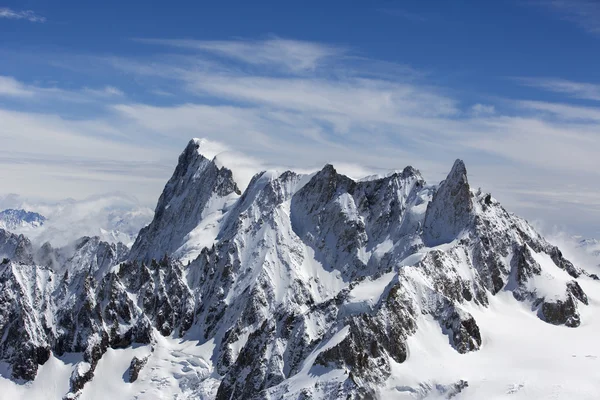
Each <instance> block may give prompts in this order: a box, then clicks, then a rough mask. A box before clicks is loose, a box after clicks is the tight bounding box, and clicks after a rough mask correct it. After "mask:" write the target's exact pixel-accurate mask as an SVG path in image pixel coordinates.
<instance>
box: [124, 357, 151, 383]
mask: <svg viewBox="0 0 600 400" xmlns="http://www.w3.org/2000/svg"><path fill="white" fill-rule="evenodd" d="M148 357H149V356H146V357H143V358H137V357H133V359H132V360H131V364H130V365H129V382H130V383H133V382H135V381H137V378H138V376H139V375H140V371H141V370H142V368H144V366H145V365H146V363H147V362H148Z"/></svg>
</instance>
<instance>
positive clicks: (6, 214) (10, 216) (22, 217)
mask: <svg viewBox="0 0 600 400" xmlns="http://www.w3.org/2000/svg"><path fill="white" fill-rule="evenodd" d="M44 222H46V217H44V216H43V215H41V214H38V213H35V212H31V211H25V210H13V209H8V210H4V211H0V228H1V229H6V230H8V231H16V230H20V229H35V228H39V227H41V226H42V225H44Z"/></svg>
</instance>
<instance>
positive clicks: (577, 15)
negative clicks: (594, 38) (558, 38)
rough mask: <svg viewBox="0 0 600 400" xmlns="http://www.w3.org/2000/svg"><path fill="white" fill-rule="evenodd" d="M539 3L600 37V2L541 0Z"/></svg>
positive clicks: (589, 0)
mask: <svg viewBox="0 0 600 400" xmlns="http://www.w3.org/2000/svg"><path fill="white" fill-rule="evenodd" d="M538 3H539V4H541V5H542V6H545V7H547V8H549V9H550V10H552V11H554V12H555V13H557V14H558V15H559V16H560V17H561V18H563V19H564V20H567V21H571V22H574V23H576V24H577V25H579V26H580V27H581V28H582V29H584V30H585V31H587V32H589V33H592V34H595V35H600V2H598V1H597V0H541V1H539V2H538Z"/></svg>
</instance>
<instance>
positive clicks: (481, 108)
mask: <svg viewBox="0 0 600 400" xmlns="http://www.w3.org/2000/svg"><path fill="white" fill-rule="evenodd" d="M495 113H496V107H494V106H493V105H489V104H480V103H477V104H474V105H473V106H471V114H473V115H474V116H476V117H479V116H482V115H492V114H495Z"/></svg>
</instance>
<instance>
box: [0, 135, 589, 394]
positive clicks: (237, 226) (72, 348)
mask: <svg viewBox="0 0 600 400" xmlns="http://www.w3.org/2000/svg"><path fill="white" fill-rule="evenodd" d="M204 144H205V142H203V141H201V140H197V139H195V140H192V141H191V142H190V143H189V144H188V146H187V147H186V149H185V150H184V152H183V153H182V155H181V156H180V157H179V162H178V165H177V167H176V169H175V172H174V174H173V176H172V178H171V179H170V180H169V181H168V182H167V184H166V186H165V189H164V191H163V193H162V195H161V196H160V199H159V201H158V204H157V207H156V210H155V214H154V218H153V220H152V221H151V222H150V224H149V225H148V226H147V227H145V228H143V229H142V230H141V231H140V233H139V235H138V236H137V239H136V241H135V243H134V244H133V246H132V249H131V251H130V252H129V253H128V254H127V252H126V248H125V247H124V246H118V245H114V244H109V243H104V242H102V241H101V240H99V239H98V238H85V239H82V240H81V241H79V242H77V244H76V245H75V246H74V248H73V249H71V250H70V251H71V253H69V254H71V255H70V256H65V255H64V254H66V253H68V251H67V250H66V249H65V250H54V249H53V248H52V247H51V246H50V245H46V246H45V247H44V248H45V250H44V251H41V250H40V251H39V252H37V253H36V254H34V255H32V257H31V259H28V258H21V259H20V260H17V259H11V260H9V259H7V260H5V261H4V262H3V264H2V265H1V266H0V296H1V298H0V305H1V307H0V337H1V338H2V342H0V358H1V359H2V360H4V362H5V372H4V373H0V375H2V376H4V378H0V387H2V388H4V389H3V390H4V393H6V394H7V395H11V396H12V397H26V396H29V397H31V396H33V397H35V396H36V395H37V396H40V397H42V394H41V393H43V395H45V396H50V395H53V396H55V397H56V396H58V397H62V396H64V397H65V398H81V399H89V398H133V397H135V398H139V399H143V398H157V397H161V396H162V397H166V398H190V399H191V398H194V399H195V398H200V399H333V398H346V399H370V398H378V397H379V398H386V399H387V398H403V399H407V398H409V399H414V398H418V399H422V398H457V399H461V398H463V399H474V398H502V397H503V396H511V398H515V399H517V398H521V399H525V398H549V397H555V398H594V397H595V396H596V392H597V390H596V388H595V383H594V382H597V381H598V378H600V376H599V372H597V371H599V369H597V368H594V367H593V365H594V362H595V361H594V360H596V358H595V357H597V356H598V353H600V344H599V343H598V341H597V340H596V337H597V333H598V332H599V331H600V330H599V329H600V319H599V318H598V309H597V307H598V306H597V304H599V301H600V294H599V293H600V291H599V290H598V289H599V287H600V282H598V277H597V276H596V275H594V274H593V273H591V272H589V271H588V270H587V268H582V267H581V266H578V265H574V264H573V263H572V262H570V261H569V260H567V259H566V258H565V257H564V256H563V253H562V252H561V250H560V249H559V248H557V247H556V246H554V245H552V244H550V243H549V242H548V241H546V240H545V239H544V238H543V237H542V236H540V235H539V234H538V233H537V232H536V231H535V230H534V228H532V227H531V226H530V225H529V224H528V223H527V222H526V221H525V220H523V219H521V218H519V217H517V216H515V215H513V214H510V213H509V212H507V211H506V210H505V209H504V208H503V207H502V206H501V205H500V204H499V202H498V201H497V200H496V199H494V198H493V197H492V196H491V195H490V194H488V193H484V192H481V191H474V190H472V189H471V187H470V186H469V181H468V177H467V169H466V167H465V165H464V163H463V162H462V161H460V160H457V161H456V162H455V164H454V165H453V167H452V169H451V171H450V173H449V174H448V176H447V178H446V179H445V180H444V181H442V182H441V183H440V184H438V185H429V184H427V183H426V182H425V180H424V179H423V177H422V176H421V174H420V172H419V171H418V170H416V169H414V168H412V167H406V168H405V169H404V170H402V171H398V172H395V173H393V174H390V175H388V176H385V177H381V178H379V177H374V178H372V179H371V178H369V179H363V180H359V181H356V180H353V179H351V178H349V177H347V176H345V175H343V174H340V173H339V172H338V171H337V170H336V169H335V168H334V167H333V166H332V165H326V166H325V167H324V168H322V169H321V170H320V171H318V172H316V173H313V174H309V175H303V174H297V173H295V172H293V171H283V172H278V171H265V172H261V173H259V174H257V175H255V176H254V178H253V179H252V180H251V181H250V183H249V184H248V185H247V187H246V188H245V189H244V191H243V192H241V191H240V190H239V186H238V184H237V183H236V182H235V179H234V175H233V174H232V172H231V170H230V169H229V168H227V166H226V165H222V163H220V162H217V159H216V158H215V157H208V156H205V155H204V154H205V153H204V152H203V145H204ZM10 240H11V241H10V243H14V241H15V240H16V239H15V238H14V237H13V236H11V239H10ZM17 242H18V240H17ZM9 247H10V248H11V249H12V248H13V247H12V245H11V246H9ZM25 247H27V246H25ZM7 254H9V255H10V254H11V253H7ZM9 258H10V257H9ZM0 371H1V370H0ZM1 379H3V380H1ZM23 380H29V381H32V382H31V383H30V384H28V385H29V386H28V385H18V384H14V383H12V382H13V381H15V382H17V381H19V382H22V381H23ZM50 382H51V383H50ZM574 382H576V383H574ZM36 385H37V386H36ZM42 388H43V389H42ZM42 390H45V391H43V392H42Z"/></svg>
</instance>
